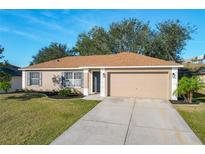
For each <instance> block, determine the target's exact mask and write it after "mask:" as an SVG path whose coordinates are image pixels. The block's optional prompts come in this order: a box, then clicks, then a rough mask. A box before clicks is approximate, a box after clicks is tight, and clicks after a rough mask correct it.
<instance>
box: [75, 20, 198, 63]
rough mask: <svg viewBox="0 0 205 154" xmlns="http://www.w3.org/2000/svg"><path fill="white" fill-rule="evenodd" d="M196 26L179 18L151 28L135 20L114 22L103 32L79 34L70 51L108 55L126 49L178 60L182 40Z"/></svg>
mask: <svg viewBox="0 0 205 154" xmlns="http://www.w3.org/2000/svg"><path fill="white" fill-rule="evenodd" d="M195 30H196V29H195V28H194V27H191V26H186V25H182V24H181V23H180V21H178V20H176V21H165V22H161V23H158V24H157V25H156V28H155V29H152V28H151V27H150V26H149V23H148V22H147V23H144V22H142V21H140V20H137V19H124V20H122V21H120V22H114V23H112V24H111V25H110V27H109V28H108V30H107V31H106V30H105V29H104V28H102V27H94V28H92V29H91V30H90V31H89V32H88V33H81V34H80V35H79V37H78V40H77V43H76V45H75V47H74V50H75V51H76V52H78V53H79V54H80V55H93V54H110V53H118V52H122V51H130V52H135V53H139V54H143V55H148V56H152V57H156V58H161V59H165V60H174V61H179V60H180V59H181V51H182V50H183V49H184V47H185V46H186V41H187V40H189V39H191V34H192V33H193V32H194V31H195Z"/></svg>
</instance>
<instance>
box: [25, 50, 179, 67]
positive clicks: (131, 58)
mask: <svg viewBox="0 0 205 154" xmlns="http://www.w3.org/2000/svg"><path fill="white" fill-rule="evenodd" d="M173 65H174V66H179V65H180V64H177V63H175V62H171V61H165V60H161V59H157V58H152V57H148V56H143V55H139V54H136V53H131V52H121V53H119V54H111V55H93V56H72V57H64V58H60V59H56V60H51V61H48V62H44V63H40V64H35V65H32V66H29V67H25V68H23V69H33V68H79V67H110V66H113V67H117V66H120V67H121V66H173Z"/></svg>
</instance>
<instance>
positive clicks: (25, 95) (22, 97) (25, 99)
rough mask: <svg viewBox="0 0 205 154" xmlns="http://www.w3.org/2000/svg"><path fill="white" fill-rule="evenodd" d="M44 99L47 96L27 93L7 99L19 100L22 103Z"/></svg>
mask: <svg viewBox="0 0 205 154" xmlns="http://www.w3.org/2000/svg"><path fill="white" fill-rule="evenodd" d="M42 97H46V95H45V94H39V93H26V94H23V95H19V96H9V97H6V99H17V100H21V101H27V100H30V99H33V98H42Z"/></svg>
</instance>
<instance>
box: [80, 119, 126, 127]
mask: <svg viewBox="0 0 205 154" xmlns="http://www.w3.org/2000/svg"><path fill="white" fill-rule="evenodd" d="M82 120H83V121H91V122H99V123H106V124H112V125H121V126H127V125H128V124H122V123H114V122H108V121H99V120H88V119H82Z"/></svg>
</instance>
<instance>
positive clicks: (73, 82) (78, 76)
mask: <svg viewBox="0 0 205 154" xmlns="http://www.w3.org/2000/svg"><path fill="white" fill-rule="evenodd" d="M64 77H65V86H66V87H82V86H83V82H82V81H83V73H82V72H64Z"/></svg>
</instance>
